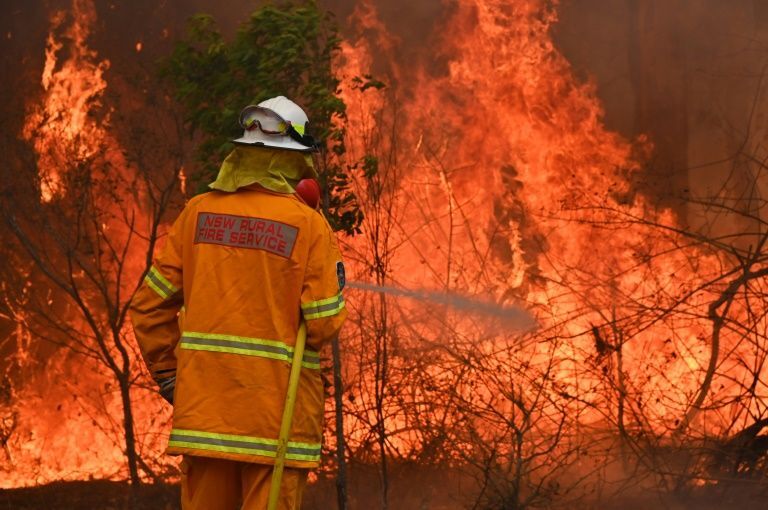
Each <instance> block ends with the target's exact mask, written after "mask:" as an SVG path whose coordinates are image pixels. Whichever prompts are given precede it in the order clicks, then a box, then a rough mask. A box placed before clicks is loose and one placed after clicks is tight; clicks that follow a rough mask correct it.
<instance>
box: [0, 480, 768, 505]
mask: <svg viewBox="0 0 768 510" xmlns="http://www.w3.org/2000/svg"><path fill="white" fill-rule="evenodd" d="M766 485H768V484H766V483H765V482H763V483H758V484H757V485H754V484H749V486H742V487H740V488H735V487H734V488H731V489H730V490H726V491H723V490H722V488H721V489H718V490H715V491H710V490H703V491H700V492H697V493H693V494H688V495H687V496H686V497H679V496H678V497H676V498H670V497H659V496H658V495H657V496H654V495H651V494H646V495H644V496H639V495H637V496H635V497H627V498H622V499H621V500H620V501H619V500H614V501H602V502H599V503H596V502H591V503H588V502H584V503H583V504H581V505H579V506H578V507H569V510H649V509H660V510H662V509H663V510H688V509H691V510H693V509H695V510H763V509H765V508H768V503H766V500H768V487H766ZM358 489H361V488H358ZM371 489H373V487H370V486H369V487H368V490H365V491H363V490H354V489H353V490H352V494H350V505H351V508H378V507H379V505H380V501H379V496H378V492H377V491H376V490H371ZM435 489H436V487H434V486H430V484H425V485H422V486H421V491H407V490H406V491H405V493H402V492H400V491H392V493H391V496H392V497H391V498H390V502H391V505H390V507H391V508H394V509H396V510H460V509H462V508H467V505H466V504H464V503H466V502H460V501H458V500H457V499H456V498H455V497H454V498H452V501H449V500H447V499H446V498H441V497H440V495H439V493H440V492H441V491H440V490H438V491H437V493H435ZM443 489H445V488H443ZM398 492H399V494H398ZM355 493H357V494H355ZM178 502H179V486H178V485H165V484H158V485H145V486H142V487H141V489H140V490H139V492H138V494H137V502H136V505H135V506H133V505H131V489H130V486H129V485H128V484H126V483H123V482H108V481H89V482H58V483H52V484H49V485H44V486H40V487H33V488H24V489H8V490H0V510H95V509H98V510H128V509H131V510H179V509H180V507H179V503H178ZM470 506H471V505H470ZM302 508H303V510H329V509H334V508H336V505H335V489H334V486H333V483H332V482H330V481H320V482H319V483H315V484H312V485H310V486H308V488H307V492H306V494H305V498H304V504H303V505H302ZM537 508H545V507H537ZM553 508H558V509H560V508H562V507H553Z"/></svg>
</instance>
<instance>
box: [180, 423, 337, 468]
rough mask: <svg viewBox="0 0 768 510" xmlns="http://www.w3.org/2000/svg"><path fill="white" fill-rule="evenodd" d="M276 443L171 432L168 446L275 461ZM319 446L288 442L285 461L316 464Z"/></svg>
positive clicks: (255, 439)
mask: <svg viewBox="0 0 768 510" xmlns="http://www.w3.org/2000/svg"><path fill="white" fill-rule="evenodd" d="M277 443H278V442H277V440H275V439H266V438H260V437H251V436H240V435H234V434H216V433H212V432H201V431H195V430H183V429H173V430H172V431H171V437H170V441H169V445H170V446H172V447H177V448H191V449H200V450H212V451H220V452H227V453H237V454H242V455H259V456H263V457H273V458H274V457H275V456H276V454H277ZM321 452H322V446H321V445H320V444H319V443H317V444H309V443H298V442H294V441H289V442H288V445H287V449H286V459H290V460H298V461H304V462H319V461H320V454H321Z"/></svg>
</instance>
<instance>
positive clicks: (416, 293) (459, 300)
mask: <svg viewBox="0 0 768 510" xmlns="http://www.w3.org/2000/svg"><path fill="white" fill-rule="evenodd" d="M347 287H349V288H351V289H357V290H362V291H365V292H374V293H380V294H387V295H390V296H394V297H402V298H409V299H416V300H419V301H428V302H430V303H435V304H438V305H443V306H447V307H449V308H453V309H454V310H460V311H465V312H469V313H471V314H475V315H483V316H487V317H491V318H494V319H499V320H501V321H503V322H504V324H505V325H506V326H508V327H510V328H512V329H515V330H518V331H524V332H527V331H531V330H532V329H535V328H536V327H537V325H538V324H537V322H536V319H535V318H534V317H533V315H531V313H530V312H528V310H525V309H524V308H522V307H518V306H514V305H500V304H498V303H493V302H490V301H484V300H479V299H475V298H471V297H467V296H462V295H459V294H453V293H448V292H437V291H431V290H414V289H405V288H402V287H391V286H387V285H374V284H371V283H364V282H347Z"/></svg>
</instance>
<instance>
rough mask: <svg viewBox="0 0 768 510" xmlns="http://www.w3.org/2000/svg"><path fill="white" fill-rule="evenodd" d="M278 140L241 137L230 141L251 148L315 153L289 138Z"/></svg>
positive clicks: (312, 149)
mask: <svg viewBox="0 0 768 510" xmlns="http://www.w3.org/2000/svg"><path fill="white" fill-rule="evenodd" d="M280 138H281V139H280V140H263V139H262V140H259V139H254V138H253V137H247V136H241V137H240V138H236V139H234V140H232V143H236V144H238V145H248V146H251V147H269V148H271V149H284V150H289V151H300V152H315V149H314V148H313V147H307V146H306V145H302V144H300V143H299V142H297V141H296V140H293V139H292V138H291V137H289V136H285V137H280Z"/></svg>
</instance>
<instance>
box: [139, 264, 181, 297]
mask: <svg viewBox="0 0 768 510" xmlns="http://www.w3.org/2000/svg"><path fill="white" fill-rule="evenodd" d="M155 271H157V269H155V268H154V267H152V268H151V269H150V270H149V272H148V273H147V276H146V278H145V279H146V280H149V282H150V283H151V284H153V285H151V286H152V287H153V289H154V290H155V291H159V292H158V294H160V297H162V298H164V299H168V298H169V297H171V296H173V295H174V294H175V293H176V289H175V288H172V287H168V285H166V283H165V282H164V281H163V280H162V279H160V277H159V276H158V275H157V274H155Z"/></svg>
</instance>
